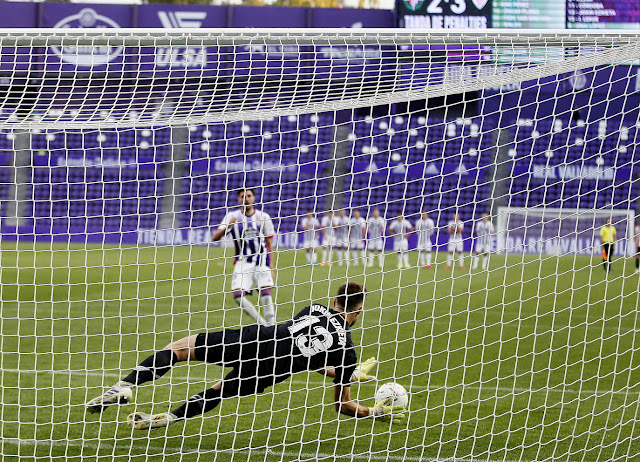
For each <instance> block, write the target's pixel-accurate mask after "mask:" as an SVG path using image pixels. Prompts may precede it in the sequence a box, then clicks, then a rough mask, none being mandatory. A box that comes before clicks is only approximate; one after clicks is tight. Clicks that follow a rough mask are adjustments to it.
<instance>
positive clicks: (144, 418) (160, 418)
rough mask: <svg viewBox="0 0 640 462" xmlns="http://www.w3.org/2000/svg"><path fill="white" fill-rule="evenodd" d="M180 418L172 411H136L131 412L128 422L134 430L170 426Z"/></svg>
mask: <svg viewBox="0 0 640 462" xmlns="http://www.w3.org/2000/svg"><path fill="white" fill-rule="evenodd" d="M178 420H180V419H178V417H176V416H175V415H174V414H172V413H171V412H163V413H162V414H147V413H146V412H134V413H133V414H129V417H127V423H128V424H129V425H130V426H131V428H133V429H134V430H149V429H152V428H163V427H168V426H169V425H171V424H172V423H175V422H177V421H178Z"/></svg>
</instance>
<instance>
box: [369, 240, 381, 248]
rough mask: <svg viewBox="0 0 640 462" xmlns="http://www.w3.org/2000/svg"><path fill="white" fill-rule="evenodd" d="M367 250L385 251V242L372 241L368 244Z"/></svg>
mask: <svg viewBox="0 0 640 462" xmlns="http://www.w3.org/2000/svg"><path fill="white" fill-rule="evenodd" d="M367 249H369V250H384V241H383V240H382V239H371V240H370V241H369V242H367Z"/></svg>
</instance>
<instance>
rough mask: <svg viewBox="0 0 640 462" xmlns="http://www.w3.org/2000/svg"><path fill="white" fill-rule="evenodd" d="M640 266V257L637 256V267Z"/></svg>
mask: <svg viewBox="0 0 640 462" xmlns="http://www.w3.org/2000/svg"><path fill="white" fill-rule="evenodd" d="M638 268H640V258H636V269H638Z"/></svg>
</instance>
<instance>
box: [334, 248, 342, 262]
mask: <svg viewBox="0 0 640 462" xmlns="http://www.w3.org/2000/svg"><path fill="white" fill-rule="evenodd" d="M336 252H337V253H338V264H339V265H342V263H343V260H342V259H343V256H342V250H340V249H338V250H336Z"/></svg>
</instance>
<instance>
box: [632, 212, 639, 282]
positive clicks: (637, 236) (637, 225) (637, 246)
mask: <svg viewBox="0 0 640 462" xmlns="http://www.w3.org/2000/svg"><path fill="white" fill-rule="evenodd" d="M633 241H634V242H635V243H636V273H640V218H636V228H635V233H634V235H633Z"/></svg>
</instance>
